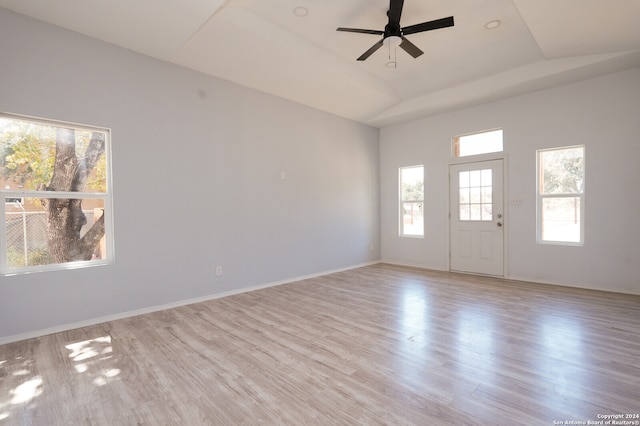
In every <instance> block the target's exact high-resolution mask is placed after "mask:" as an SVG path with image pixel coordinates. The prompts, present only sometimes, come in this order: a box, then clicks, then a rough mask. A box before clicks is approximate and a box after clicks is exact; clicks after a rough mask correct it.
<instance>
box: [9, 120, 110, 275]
mask: <svg viewBox="0 0 640 426" xmlns="http://www.w3.org/2000/svg"><path fill="white" fill-rule="evenodd" d="M0 117H2V118H8V119H15V120H23V121H31V122H34V123H39V124H43V125H48V126H54V127H62V126H64V127H66V128H73V129H74V130H85V131H97V132H103V133H104V134H105V152H104V155H105V160H106V168H107V177H106V179H107V182H106V187H107V190H106V192H104V193H97V192H62V191H57V192H52V191H25V190H18V191H16V190H8V189H3V188H0V197H1V198H2V199H0V218H2V225H0V226H2V229H1V232H0V253H2V255H0V276H12V275H22V274H29V273H34V272H46V271H59V270H70V269H78V268H86V267H93V266H101V265H110V264H112V263H113V262H114V259H115V242H114V230H113V223H114V221H113V191H112V188H113V185H112V168H111V129H109V128H106V127H99V126H88V125H83V124H77V123H71V122H67V121H57V120H51V119H44V118H37V117H31V116H26V115H18V114H10V113H3V112H0ZM5 198H93V199H102V200H103V202H104V211H105V218H104V221H105V223H104V224H105V237H106V241H107V244H106V250H105V251H106V258H105V259H95V260H86V261H82V260H81V261H75V262H67V263H52V264H48V265H34V266H26V267H18V268H9V266H8V265H7V256H6V253H7V233H8V230H7V223H6V205H5V202H4V199H5ZM107 213H108V214H107Z"/></svg>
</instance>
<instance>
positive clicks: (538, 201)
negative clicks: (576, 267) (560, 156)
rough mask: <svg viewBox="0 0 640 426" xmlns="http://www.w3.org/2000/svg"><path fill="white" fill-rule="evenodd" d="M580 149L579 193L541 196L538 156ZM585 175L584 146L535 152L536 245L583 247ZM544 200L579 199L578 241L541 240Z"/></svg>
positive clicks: (545, 149)
mask: <svg viewBox="0 0 640 426" xmlns="http://www.w3.org/2000/svg"><path fill="white" fill-rule="evenodd" d="M572 148H582V163H583V169H582V178H583V188H582V192H581V193H577V192H576V193H573V192H572V193H558V194H541V193H540V189H541V186H542V185H541V182H540V154H541V153H543V152H548V151H559V150H564V149H572ZM586 174H587V150H586V148H585V145H569V146H559V147H555V148H544V149H538V150H536V241H537V243H538V244H543V245H556V246H558V245H559V246H573V247H581V246H584V240H585V232H584V231H585V229H584V223H585V221H584V218H585V210H586V209H585V193H586ZM545 198H579V199H580V241H576V242H574V241H555V240H543V239H542V201H543V200H544V199H545Z"/></svg>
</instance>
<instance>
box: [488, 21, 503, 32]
mask: <svg viewBox="0 0 640 426" xmlns="http://www.w3.org/2000/svg"><path fill="white" fill-rule="evenodd" d="M500 24H502V21H500V20H499V19H495V20H493V21H489V22H487V23H486V24H484V27H485V28H486V29H488V30H492V29H494V28H498V27H499V26H500Z"/></svg>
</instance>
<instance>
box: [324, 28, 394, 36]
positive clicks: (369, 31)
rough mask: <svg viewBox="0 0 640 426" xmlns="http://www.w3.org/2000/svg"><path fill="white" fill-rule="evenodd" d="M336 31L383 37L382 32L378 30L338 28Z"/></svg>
mask: <svg viewBox="0 0 640 426" xmlns="http://www.w3.org/2000/svg"><path fill="white" fill-rule="evenodd" d="M336 31H345V32H348V33H361V34H375V35H383V34H384V31H379V30H363V29H360V28H342V27H340V28H338V29H336Z"/></svg>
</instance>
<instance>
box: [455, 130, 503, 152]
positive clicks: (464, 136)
mask: <svg viewBox="0 0 640 426" xmlns="http://www.w3.org/2000/svg"><path fill="white" fill-rule="evenodd" d="M498 131H499V132H500V136H501V145H502V146H501V148H500V149H499V150H495V151H484V152H478V153H475V154H467V155H460V140H461V139H462V138H466V137H469V136H478V135H483V134H486V133H493V132H498ZM503 152H504V129H503V128H502V127H497V128H495V129H488V130H481V131H479V132H471V133H465V134H462V135H456V136H454V137H452V138H451V156H452V157H453V158H457V159H463V158H465V159H466V158H468V157H476V156H481V155H490V154H493V155H495V154H499V153H503Z"/></svg>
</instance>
